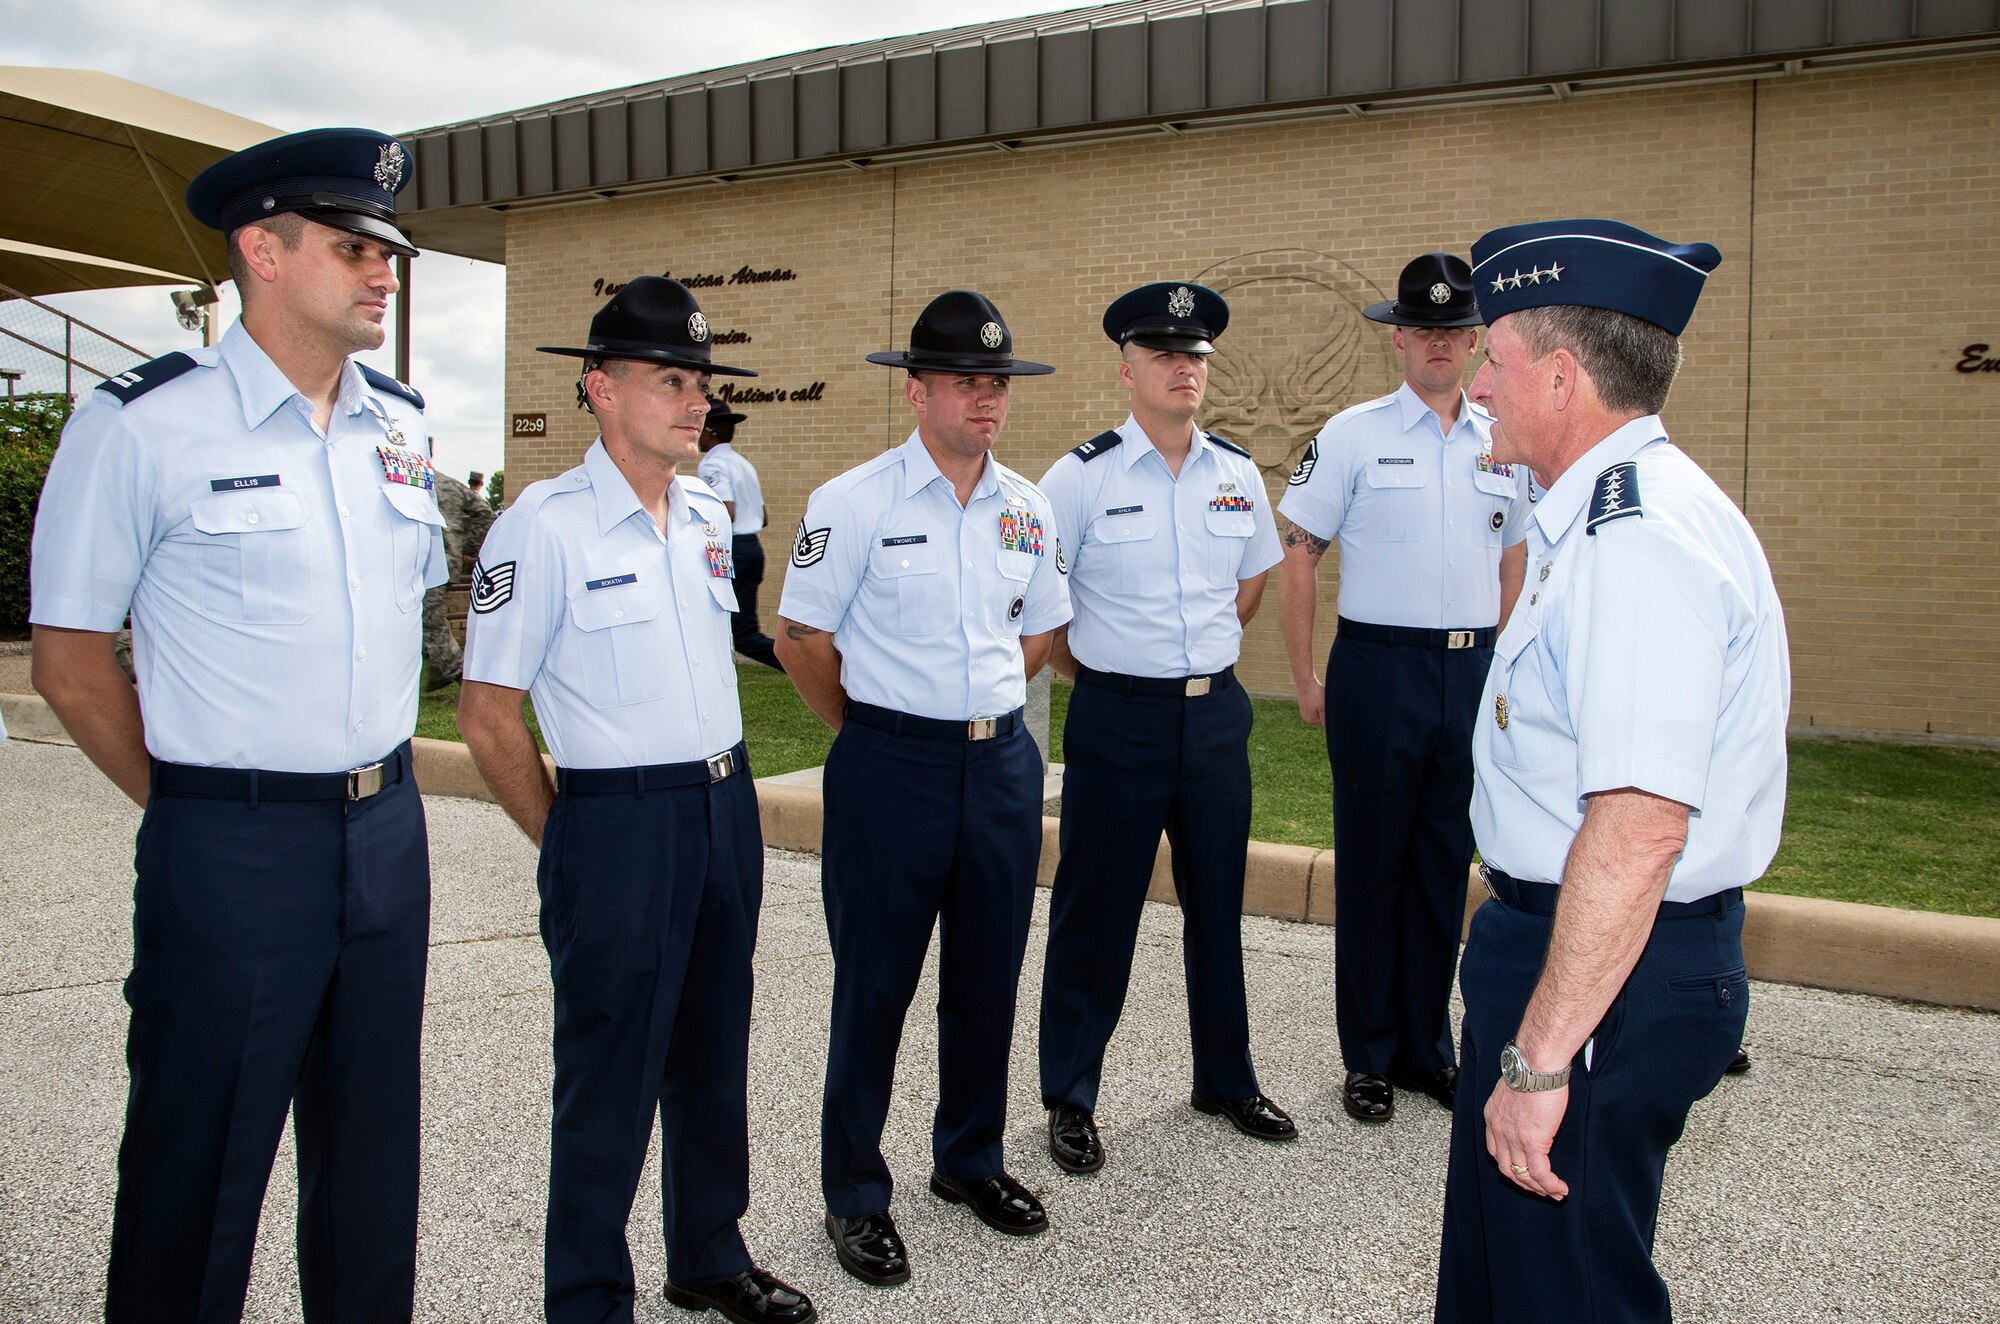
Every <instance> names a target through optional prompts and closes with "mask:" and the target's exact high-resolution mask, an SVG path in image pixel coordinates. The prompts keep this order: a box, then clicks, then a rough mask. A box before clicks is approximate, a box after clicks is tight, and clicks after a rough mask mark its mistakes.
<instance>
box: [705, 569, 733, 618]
mask: <svg viewBox="0 0 2000 1324" xmlns="http://www.w3.org/2000/svg"><path fill="white" fill-rule="evenodd" d="M708 595H709V596H710V597H712V598H714V599H715V601H716V605H717V606H719V607H721V608H722V609H723V610H724V611H726V612H729V613H731V614H732V615H733V614H735V612H736V581H735V580H733V579H730V578H728V577H726V576H723V575H710V576H709V577H708Z"/></svg>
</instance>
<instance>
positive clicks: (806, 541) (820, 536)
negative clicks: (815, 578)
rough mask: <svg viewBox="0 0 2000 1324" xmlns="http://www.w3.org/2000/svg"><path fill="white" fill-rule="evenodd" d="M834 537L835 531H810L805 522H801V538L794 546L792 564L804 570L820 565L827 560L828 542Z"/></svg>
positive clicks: (829, 527) (829, 529) (830, 529)
mask: <svg viewBox="0 0 2000 1324" xmlns="http://www.w3.org/2000/svg"><path fill="white" fill-rule="evenodd" d="M832 536H833V529H832V527H831V526H828V527H827V528H824V529H808V528H806V522H805V521H804V520H800V521H799V538H798V541H797V542H795V543H793V544H792V564H793V565H795V566H797V567H799V569H801V570H803V569H805V568H806V567H807V566H814V565H818V564H819V563H820V562H821V561H824V560H825V559H826V541H827V539H828V538H830V537H832Z"/></svg>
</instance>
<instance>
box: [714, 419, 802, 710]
mask: <svg viewBox="0 0 2000 1324" xmlns="http://www.w3.org/2000/svg"><path fill="white" fill-rule="evenodd" d="M747 417H748V415H747V414H743V413H741V412H739V411H737V410H735V409H731V408H730V407H729V405H728V404H726V403H725V402H723V401H721V400H710V401H709V402H708V421H707V422H706V423H704V424H703V425H702V429H701V469H700V473H701V480H702V481H703V482H704V483H707V484H708V485H709V487H711V488H712V489H714V491H715V494H716V495H717V496H719V497H721V498H722V504H723V505H725V506H727V507H728V508H729V518H730V521H731V523H730V527H731V529H732V530H733V532H732V533H731V536H730V542H729V548H730V553H731V555H732V556H733V557H734V558H735V562H736V613H735V614H734V615H733V616H731V617H730V618H729V631H730V634H731V636H732V637H733V638H734V639H735V641H736V651H737V652H739V653H741V654H743V656H745V657H747V658H749V659H750V660H751V661H752V662H761V663H763V664H764V665H765V666H767V667H776V668H777V669H778V670H780V671H782V670H784V668H783V667H779V666H778V655H777V652H776V651H775V650H774V649H773V648H772V646H771V636H770V635H768V634H765V633H764V630H763V627H762V625H760V624H759V623H758V620H757V590H758V589H759V588H761V587H762V586H763V583H764V544H763V542H762V540H760V539H759V538H758V537H757V535H758V534H759V533H761V532H763V529H764V484H763V483H762V482H761V481H760V480H759V479H758V477H757V466H756V465H754V464H752V463H750V461H749V460H748V459H747V458H745V456H744V454H743V452H742V451H739V450H737V449H736V429H737V426H738V425H739V424H741V423H742V422H743V420H744V419H745V418H747Z"/></svg>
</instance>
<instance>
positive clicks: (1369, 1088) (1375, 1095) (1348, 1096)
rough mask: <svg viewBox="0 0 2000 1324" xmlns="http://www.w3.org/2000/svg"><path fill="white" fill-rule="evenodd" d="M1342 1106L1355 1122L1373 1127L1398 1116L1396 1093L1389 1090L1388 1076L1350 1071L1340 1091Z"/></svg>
mask: <svg viewBox="0 0 2000 1324" xmlns="http://www.w3.org/2000/svg"><path fill="white" fill-rule="evenodd" d="M1340 1106H1341V1107H1343V1108H1345V1109H1347V1115H1348V1116H1349V1117H1352V1118H1353V1119H1354V1120H1355V1121H1357V1122H1367V1123H1368V1124H1369V1125H1370V1126H1373V1125H1375V1124H1377V1123H1379V1122H1386V1121H1388V1120H1389V1119H1390V1118H1391V1117H1394V1116H1395V1115H1396V1092H1395V1091H1394V1090H1392V1089H1390V1088H1389V1081H1388V1078H1387V1077H1386V1076H1376V1075H1370V1074H1369V1073H1368V1072H1365V1071H1350V1072H1348V1073H1347V1083H1346V1084H1345V1085H1343V1086H1341V1089H1340Z"/></svg>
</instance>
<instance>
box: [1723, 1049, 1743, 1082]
mask: <svg viewBox="0 0 2000 1324" xmlns="http://www.w3.org/2000/svg"><path fill="white" fill-rule="evenodd" d="M1749 1069H1750V1050H1749V1049H1747V1048H1738V1049H1737V1050H1736V1056H1735V1057H1732V1058H1730V1059H1729V1065H1728V1066H1726V1067H1724V1068H1723V1069H1722V1074H1723V1075H1725V1076H1740V1075H1742V1074H1743V1073H1744V1072H1746V1071H1748V1070H1749Z"/></svg>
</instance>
